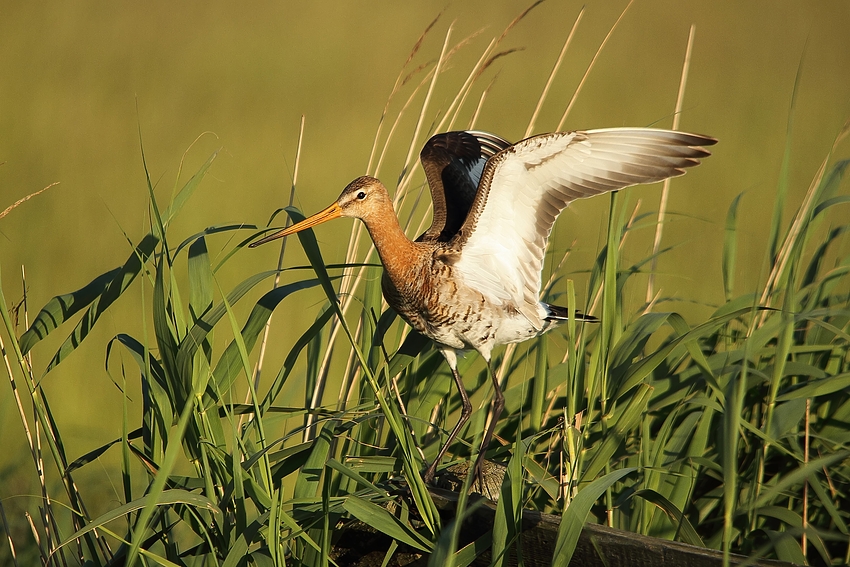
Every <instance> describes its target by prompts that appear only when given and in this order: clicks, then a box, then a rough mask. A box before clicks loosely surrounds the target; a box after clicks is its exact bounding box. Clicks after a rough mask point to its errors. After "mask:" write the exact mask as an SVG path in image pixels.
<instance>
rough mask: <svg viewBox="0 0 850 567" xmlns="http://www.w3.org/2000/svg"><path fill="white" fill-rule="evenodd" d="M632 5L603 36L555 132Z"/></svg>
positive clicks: (560, 126)
mask: <svg viewBox="0 0 850 567" xmlns="http://www.w3.org/2000/svg"><path fill="white" fill-rule="evenodd" d="M633 3H634V0H629V3H628V4H626V7H625V8H623V11H622V12H621V13H620V17H619V18H617V21H616V22H614V25H613V26H611V29H610V30H608V35H606V36H605V39H603V40H602V43H601V44H599V48H598V49H597V50H596V53H595V54H594V55H593V59H591V60H590V64H589V65H588V66H587V69H586V70H585V72H584V75H583V76H582V78H581V81H579V83H578V86H577V87H576V90H575V92H574V93H573V96H572V98H571V99H570V102H569V103H568V104H567V108H566V110H564V114H563V115H562V116H561V121H560V122H558V127H557V128H556V130H558V131H560V130H561V129H562V128H563V127H564V122H566V121H567V116H569V114H570V111H571V110H572V109H573V104H575V101H576V99H577V98H578V95H579V93H580V92H581V89H582V87H584V83H585V81H587V77H588V76H589V75H590V71H591V70H592V69H593V67H594V65H596V60H597V59H598V58H599V54H600V53H602V49H604V48H605V44H606V43H608V40H609V39H610V38H611V36H612V35H613V34H614V30H615V29H616V28H617V25H618V24H619V23H620V21H621V20H622V19H623V16H625V15H626V12H627V11H628V9H629V7H630V6H631V5H632V4H633Z"/></svg>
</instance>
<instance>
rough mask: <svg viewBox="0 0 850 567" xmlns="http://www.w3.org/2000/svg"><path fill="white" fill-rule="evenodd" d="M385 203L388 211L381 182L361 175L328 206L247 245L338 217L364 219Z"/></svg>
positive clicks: (275, 238) (276, 237) (251, 246)
mask: <svg viewBox="0 0 850 567" xmlns="http://www.w3.org/2000/svg"><path fill="white" fill-rule="evenodd" d="M387 206H389V209H390V211H392V201H391V200H390V196H389V194H388V193H387V189H386V187H384V184H383V183H381V182H380V181H378V180H377V179H375V178H374V177H369V176H368V175H364V176H363V177H358V178H357V179H355V180H354V181H352V182H351V183H349V184H348V186H347V187H346V188H345V189H343V190H342V193H341V194H340V196H339V198H338V199H337V200H336V201H335V202H334V203H333V204H331V206H329V207H327V208H326V209H323V210H321V211H319V212H318V213H316V214H315V215H313V216H311V217H308V218H306V219H304V220H303V221H301V222H299V223H296V224H294V225H292V226H290V227H289V228H286V229H284V230H281V231H279V232H276V233H274V234H271V235H269V236H266V237H265V238H262V239H260V240H258V241H256V242H252V243H251V244H249V247H250V248H255V247H257V246H259V245H261V244H265V243H266V242H271V241H272V240H277V239H278V238H283V237H284V236H289V235H290V234H295V233H296V232H301V231H302V230H304V229H305V228H311V227H314V226H316V225H317V224H322V223H323V222H327V221H329V220H333V219H338V218H340V217H354V218H358V219H361V220H363V221H368V220H369V218H370V217H372V216H373V215H378V214H380V213H381V211H382V210H383V211H386V207H387Z"/></svg>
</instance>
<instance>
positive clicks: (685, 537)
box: [634, 489, 705, 547]
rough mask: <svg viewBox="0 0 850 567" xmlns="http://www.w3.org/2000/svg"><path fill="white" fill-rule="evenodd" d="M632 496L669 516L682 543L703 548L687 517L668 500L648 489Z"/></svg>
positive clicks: (703, 544) (702, 543)
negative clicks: (641, 499)
mask: <svg viewBox="0 0 850 567" xmlns="http://www.w3.org/2000/svg"><path fill="white" fill-rule="evenodd" d="M634 496H637V497H639V498H643V499H644V500H646V501H647V502H650V503H652V504H655V505H656V506H658V507H659V508H660V509H661V510H662V511H663V512H664V513H665V514H667V516H669V518H670V521H672V522H673V523H674V524H675V526H676V532H677V534H678V535H679V536H680V537H681V538H682V541H684V542H685V543H689V544H691V545H696V546H699V547H705V543H704V542H703V541H702V538H700V537H699V534H698V533H697V531H696V529H695V528H694V526H693V524H691V522H690V520H688V518H687V516H685V515H684V514H683V513H682V511H681V510H679V508H677V507H676V505H675V504H673V503H672V502H670V500H668V499H667V498H665V497H664V496H663V495H661V494H659V493H658V492H656V491H654V490H649V489H643V490H638V491H636V492H635V493H634Z"/></svg>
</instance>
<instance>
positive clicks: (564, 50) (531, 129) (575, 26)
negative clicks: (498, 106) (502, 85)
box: [522, 6, 585, 138]
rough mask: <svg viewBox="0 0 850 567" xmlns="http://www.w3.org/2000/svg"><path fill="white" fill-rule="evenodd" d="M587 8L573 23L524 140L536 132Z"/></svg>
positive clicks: (582, 9) (582, 10)
mask: <svg viewBox="0 0 850 567" xmlns="http://www.w3.org/2000/svg"><path fill="white" fill-rule="evenodd" d="M584 9H585V6H582V7H581V10H579V12H578V16H576V20H575V22H573V27H572V29H570V33H569V35H568V36H567V40H566V41H565V42H564V46H563V47H562V48H561V52H560V53H559V54H558V58H557V59H556V60H555V65H554V67H552V71H551V72H550V73H549V78H548V79H547V80H546V85H545V86H544V87H543V92H542V93H540V98H539V99H538V100H537V106H535V107H534V112H533V113H532V114H531V120H529V121H528V128H526V129H525V134H523V136H522V137H523V138H528V137H529V136H531V133H532V132H534V126H535V125H536V123H537V117H538V116H539V114H540V109H541V108H543V102H544V101H545V100H546V97H547V96H548V95H549V89H550V88H551V86H552V82H553V81H554V80H555V76H556V75H557V74H558V70H559V69H560V68H561V63H562V62H563V61H564V55H566V53H567V48H569V46H570V43H572V41H573V36H574V35H575V33H576V30H577V29H578V24H579V22H580V21H581V18H582V16H584Z"/></svg>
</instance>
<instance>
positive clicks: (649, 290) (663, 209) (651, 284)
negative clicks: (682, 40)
mask: <svg viewBox="0 0 850 567" xmlns="http://www.w3.org/2000/svg"><path fill="white" fill-rule="evenodd" d="M695 30H696V26H694V25H693V24H691V29H690V31H689V32H688V46H687V47H686V48H685V61H684V63H682V76H681V78H680V79H679V92H678V94H677V95H676V110H675V112H674V113H673V130H678V129H679V119H680V118H681V116H682V102H683V101H684V99H685V86H687V84H688V71H689V69H690V67H691V52H692V51H693V47H694V31H695ZM669 195H670V178H669V177H668V178H667V179H665V180H664V184H663V185H662V187H661V201H660V202H659V203H658V220H657V221H656V225H655V239H654V240H653V242H652V264H651V265H650V268H649V279H648V281H647V284H646V302H647V303H650V302H651V301H652V298H653V296H654V295H655V271H656V269H657V267H658V251H659V250H660V249H661V235H662V234H663V233H664V217H665V215H666V214H667V199H668V198H669Z"/></svg>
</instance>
